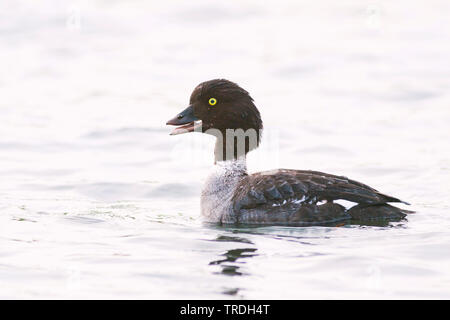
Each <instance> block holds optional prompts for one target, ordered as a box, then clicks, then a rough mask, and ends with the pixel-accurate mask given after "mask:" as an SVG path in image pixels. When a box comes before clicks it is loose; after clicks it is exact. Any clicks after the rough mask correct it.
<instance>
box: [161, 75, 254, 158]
mask: <svg viewBox="0 0 450 320" xmlns="http://www.w3.org/2000/svg"><path fill="white" fill-rule="evenodd" d="M167 124H168V125H176V126H179V127H177V128H175V130H173V131H172V133H171V134H172V135H174V134H181V133H187V132H202V133H208V134H212V135H214V136H216V137H217V138H218V139H217V140H218V141H217V143H219V144H221V145H222V150H223V155H224V156H222V158H221V157H220V156H219V157H218V156H217V152H218V148H219V149H220V146H219V147H218V146H217V144H216V160H229V159H230V156H225V154H226V152H229V150H228V151H225V149H226V147H227V146H228V147H230V148H231V147H234V150H233V151H232V155H233V158H237V157H238V156H241V155H245V154H246V153H247V152H248V151H250V150H252V149H254V148H256V147H257V146H258V145H259V142H260V138H261V132H262V128H263V125H262V121H261V116H260V114H259V111H258V109H257V108H256V107H255V105H254V103H253V99H252V97H250V95H249V94H248V92H247V91H245V90H244V89H242V88H241V87H239V86H238V85H237V84H236V83H234V82H231V81H228V80H225V79H215V80H210V81H206V82H202V83H200V84H199V85H198V86H197V87H196V88H195V89H194V91H193V92H192V94H191V99H190V102H189V107H188V108H187V109H185V110H184V111H182V112H181V113H179V114H178V115H177V116H176V117H175V118H173V119H171V120H169V121H168V122H167ZM232 133H234V134H235V135H236V134H237V135H239V134H241V133H243V134H244V137H243V139H244V140H243V141H244V143H245V150H242V152H241V151H239V150H238V149H239V146H238V145H239V142H238V140H239V136H235V137H231V134H232ZM253 134H254V135H255V136H254V138H255V139H254V142H253V143H252V135H253ZM244 152H245V153H244ZM243 153H244V154H243Z"/></svg>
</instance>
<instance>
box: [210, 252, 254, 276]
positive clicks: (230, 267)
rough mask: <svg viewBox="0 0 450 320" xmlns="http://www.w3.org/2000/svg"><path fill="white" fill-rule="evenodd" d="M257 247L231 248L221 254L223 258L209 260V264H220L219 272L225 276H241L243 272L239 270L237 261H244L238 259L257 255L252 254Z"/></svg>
mask: <svg viewBox="0 0 450 320" xmlns="http://www.w3.org/2000/svg"><path fill="white" fill-rule="evenodd" d="M257 250H258V249H256V248H239V249H231V250H228V251H227V252H225V253H224V254H223V256H225V259H220V260H214V261H211V262H210V263H209V264H210V265H220V266H221V267H222V271H221V273H222V274H224V275H227V276H241V275H242V274H243V273H242V272H240V271H239V269H240V266H239V265H238V263H245V262H243V261H238V260H239V259H241V258H251V257H255V256H257V254H254V252H256V251H257ZM230 263H232V264H230ZM235 263H236V264H235Z"/></svg>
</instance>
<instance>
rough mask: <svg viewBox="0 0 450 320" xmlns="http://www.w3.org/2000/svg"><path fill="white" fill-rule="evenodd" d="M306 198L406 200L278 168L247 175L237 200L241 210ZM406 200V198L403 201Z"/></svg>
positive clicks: (364, 202) (339, 180) (351, 183)
mask: <svg viewBox="0 0 450 320" xmlns="http://www.w3.org/2000/svg"><path fill="white" fill-rule="evenodd" d="M293 199H294V200H295V199H298V200H300V199H301V200H303V201H304V202H305V203H308V204H315V203H317V202H319V201H322V200H327V201H333V200H338V199H343V200H348V201H352V202H356V203H358V204H360V205H379V204H385V203H388V202H403V201H401V200H399V199H397V198H394V197H390V196H387V195H385V194H382V193H380V192H378V191H377V190H375V189H373V188H371V187H369V186H367V185H365V184H362V183H360V182H357V181H354V180H350V179H348V178H347V177H343V176H335V175H331V174H328V173H323V172H318V171H305V170H288V169H279V170H275V171H265V172H259V173H255V174H252V175H248V176H246V177H245V178H244V179H243V180H242V181H241V182H240V184H239V186H238V189H237V191H236V194H235V195H234V199H233V200H234V201H235V204H236V207H235V209H237V210H238V211H239V210H240V209H241V208H243V209H250V208H255V207H257V206H258V207H260V206H263V207H264V206H269V205H270V206H272V205H273V204H274V203H280V204H282V203H283V201H284V200H293ZM404 203H405V202H404Z"/></svg>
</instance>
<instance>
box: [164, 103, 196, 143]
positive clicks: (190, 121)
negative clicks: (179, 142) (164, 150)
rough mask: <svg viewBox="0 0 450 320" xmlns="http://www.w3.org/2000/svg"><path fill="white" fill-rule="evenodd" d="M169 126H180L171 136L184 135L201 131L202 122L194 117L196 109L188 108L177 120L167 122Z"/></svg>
mask: <svg viewBox="0 0 450 320" xmlns="http://www.w3.org/2000/svg"><path fill="white" fill-rule="evenodd" d="M166 124H167V125H171V126H178V127H177V128H175V129H174V130H173V131H172V132H171V133H170V135H172V136H173V135H177V134H182V133H188V132H192V131H197V130H198V129H200V130H201V127H202V121H201V120H200V119H198V118H197V117H196V116H195V115H194V108H193V107H192V106H189V107H187V108H186V109H185V110H183V111H182V112H181V113H179V114H178V115H177V116H176V117H175V118H173V119H171V120H169V121H167V123H166Z"/></svg>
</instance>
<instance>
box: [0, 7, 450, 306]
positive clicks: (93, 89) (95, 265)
mask: <svg viewBox="0 0 450 320" xmlns="http://www.w3.org/2000/svg"><path fill="white" fill-rule="evenodd" d="M449 10H450V5H449V3H448V1H445V0H440V1H428V2H426V3H425V2H411V1H396V2H395V3H392V2H388V1H380V2H378V1H375V2H374V1H371V2H370V3H369V2H367V3H365V2H364V1H363V2H361V1H357V0H354V1H345V2H341V1H340V2H339V4H338V3H337V2H335V1H319V3H315V4H313V3H312V2H306V1H305V2H300V1H282V2H280V1H272V2H264V4H263V3H262V2H260V1H236V2H226V3H225V2H222V3H212V2H209V1H204V2H184V1H183V2H182V1H177V2H173V1H171V2H168V3H166V4H162V3H161V2H160V1H158V2H148V1H114V2H111V1H100V0H97V1H70V2H69V1H68V2H65V1H56V0H55V1H39V4H38V3H37V2H34V1H12V0H11V1H9V0H7V1H2V2H1V3H0V39H1V42H0V70H2V72H1V76H0V97H1V98H0V112H1V117H0V119H1V125H0V172H1V178H2V179H1V180H0V297H1V298H139V299H140V298H177V299H180V298H203V299H210V298H219V299H221V298H244V299H254V298H271V299H278V298H284V299H294V298H295V299H298V298H344V299H345V298H387V299H390V298H447V299H448V298H450V233H449V227H450V201H449V200H450V196H449V189H450V148H449V141H450V139H449V138H450V132H449V131H450V130H449V123H450V95H449V94H448V92H449V89H450V59H449V58H448V57H449V54H450V29H449V28H448V14H449V12H450V11H449ZM217 77H224V78H228V79H230V80H233V81H236V82H238V83H239V84H241V85H242V86H243V87H244V88H246V89H247V90H249V91H250V93H251V94H252V96H253V97H254V98H255V101H256V104H257V106H258V107H259V109H260V111H261V114H262V116H263V120H264V121H265V128H266V133H265V136H264V141H263V145H262V148H261V150H259V151H256V152H254V153H253V154H251V156H250V159H249V168H250V170H251V171H257V170H263V169H272V168H277V167H285V168H298V169H314V170H321V171H325V172H330V173H335V174H342V175H346V176H348V177H351V178H353V179H356V180H359V181H362V182H365V183H367V184H369V185H371V186H373V187H375V188H377V189H379V190H380V191H382V192H385V193H387V194H392V195H393V196H396V197H399V198H401V199H404V200H406V201H408V202H411V203H412V206H411V207H408V208H409V209H412V210H415V211H416V212H417V213H416V214H414V215H410V216H409V217H408V220H407V221H403V222H400V223H393V224H390V225H389V226H383V227H382V226H343V227H308V228H290V227H261V228H225V227H215V226H209V225H204V224H202V222H201V220H200V217H199V193H200V190H201V186H202V183H203V181H204V179H205V177H206V175H207V173H208V170H209V169H210V168H211V165H212V160H213V154H212V148H213V141H212V140H211V139H210V138H209V137H202V136H200V135H198V134H191V135H181V136H175V137H171V136H169V135H168V133H169V132H170V129H169V128H167V127H165V125H164V124H165V122H166V121H167V120H168V119H169V118H171V117H173V116H174V115H175V114H176V113H177V112H178V111H180V110H182V109H183V108H184V107H185V106H186V105H187V102H188V98H189V95H190V92H191V90H192V89H193V88H194V87H195V85H196V84H197V83H199V82H201V81H204V80H208V79H211V78H217Z"/></svg>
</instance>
